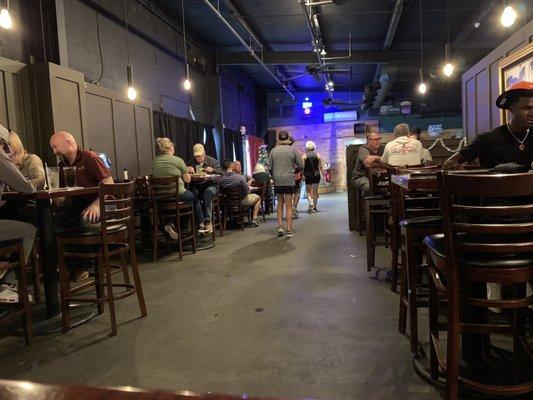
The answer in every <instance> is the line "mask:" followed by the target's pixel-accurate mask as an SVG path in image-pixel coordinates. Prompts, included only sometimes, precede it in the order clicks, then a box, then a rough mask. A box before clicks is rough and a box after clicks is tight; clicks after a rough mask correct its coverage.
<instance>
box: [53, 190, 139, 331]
mask: <svg viewBox="0 0 533 400" xmlns="http://www.w3.org/2000/svg"><path fill="white" fill-rule="evenodd" d="M133 191H134V183H133V182H127V183H115V184H103V183H101V184H100V189H99V194H98V196H99V199H100V224H99V225H100V226H99V229H95V230H82V229H79V230H70V231H67V232H63V233H60V234H58V235H57V252H58V260H59V281H60V289H61V313H62V322H63V332H68V330H69V329H70V311H69V305H70V303H71V302H76V303H77V302H85V303H95V304H97V306H98V313H99V314H101V313H103V305H104V303H108V305H109V315H110V318H111V334H112V335H113V336H115V335H116V334H117V322H116V317H115V301H116V300H120V299H123V298H125V297H128V296H131V295H133V294H137V300H138V302H139V308H140V311H141V315H142V316H143V317H146V315H147V313H146V304H145V302H144V295H143V291H142V286H141V278H140V276H139V268H138V265H137V256H136V253H135V225H134V224H135V221H134V214H133ZM114 256H119V257H120V259H121V265H120V269H121V270H122V273H123V275H124V283H120V284H117V283H113V282H112V280H111V274H112V273H111V264H110V259H111V257H114ZM72 257H77V258H91V259H95V260H97V263H96V270H95V279H94V284H95V290H96V297H92V298H89V297H77V296H76V292H77V291H76V290H75V289H74V290H71V288H70V282H69V279H68V268H67V265H66V264H65V260H66V259H67V258H72ZM128 264H129V265H128ZM128 266H131V270H132V274H133V283H131V282H130V278H129V273H128ZM117 287H118V288H122V289H124V290H123V291H122V292H120V293H114V292H113V290H114V288H117ZM75 296H76V297H75Z"/></svg>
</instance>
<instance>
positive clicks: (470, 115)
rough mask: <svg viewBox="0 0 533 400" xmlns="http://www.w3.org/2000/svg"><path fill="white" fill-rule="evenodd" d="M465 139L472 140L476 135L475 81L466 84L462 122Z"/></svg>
mask: <svg viewBox="0 0 533 400" xmlns="http://www.w3.org/2000/svg"><path fill="white" fill-rule="evenodd" d="M463 126H464V127H465V128H466V137H467V138H468V139H469V140H472V139H473V138H474V137H475V134H476V80H475V79H470V80H469V81H468V82H466V117H465V118H464V120H463Z"/></svg>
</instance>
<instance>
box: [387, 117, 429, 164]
mask: <svg viewBox="0 0 533 400" xmlns="http://www.w3.org/2000/svg"><path fill="white" fill-rule="evenodd" d="M409 134H410V132H409V125H407V124H398V125H396V126H395V127H394V138H395V139H394V140H393V141H391V142H389V143H387V144H386V145H385V150H384V151H383V155H382V156H381V162H383V163H385V164H389V165H394V166H397V167H400V166H406V165H418V164H421V163H422V160H423V158H424V147H423V146H422V143H420V141H419V140H417V139H415V138H412V137H409Z"/></svg>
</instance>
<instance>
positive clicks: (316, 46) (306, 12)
mask: <svg viewBox="0 0 533 400" xmlns="http://www.w3.org/2000/svg"><path fill="white" fill-rule="evenodd" d="M298 3H299V4H300V6H301V7H302V10H303V12H304V15H305V21H306V23H307V30H308V31H309V35H310V36H311V43H312V44H313V48H314V49H315V50H316V51H314V53H315V55H316V58H317V60H318V63H319V64H320V65H322V66H323V65H324V64H325V62H324V59H323V58H322V56H321V55H320V46H319V45H320V43H319V40H318V38H319V37H320V25H319V23H318V18H316V19H315V21H314V22H313V20H312V19H311V10H310V8H309V9H308V8H307V5H306V3H305V2H304V1H303V0H298ZM314 23H315V24H316V25H317V27H316V29H317V30H318V32H319V33H318V34H315V31H314V29H313V26H314V25H313V24H314ZM324 83H325V85H326V86H327V84H328V78H327V77H326V76H325V75H324ZM328 93H329V95H330V97H332V96H331V92H328Z"/></svg>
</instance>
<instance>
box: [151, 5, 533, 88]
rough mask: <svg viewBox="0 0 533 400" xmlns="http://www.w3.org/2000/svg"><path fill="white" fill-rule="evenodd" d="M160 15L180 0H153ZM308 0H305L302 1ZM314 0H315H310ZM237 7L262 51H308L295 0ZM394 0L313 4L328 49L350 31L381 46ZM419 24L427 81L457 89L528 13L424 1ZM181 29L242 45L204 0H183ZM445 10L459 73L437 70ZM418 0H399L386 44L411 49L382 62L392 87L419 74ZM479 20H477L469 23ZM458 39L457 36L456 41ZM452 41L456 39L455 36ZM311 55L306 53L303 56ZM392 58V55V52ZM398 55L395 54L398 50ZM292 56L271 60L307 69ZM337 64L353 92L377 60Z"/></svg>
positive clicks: (250, 68)
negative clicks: (512, 15) (509, 14)
mask: <svg viewBox="0 0 533 400" xmlns="http://www.w3.org/2000/svg"><path fill="white" fill-rule="evenodd" d="M152 1H153V3H154V4H155V5H156V6H157V7H158V8H160V9H161V10H162V11H163V12H164V13H165V14H167V15H168V16H170V17H171V18H172V19H174V20H175V21H176V22H177V23H178V24H179V25H181V2H180V1H176V0H152ZM218 1H219V2H220V11H221V13H222V14H223V15H224V16H225V17H226V19H227V20H228V21H230V23H231V24H232V26H233V27H234V28H235V29H236V30H237V31H238V32H239V33H240V34H241V35H242V36H243V37H245V38H248V37H249V35H248V33H246V31H245V30H244V28H243V27H242V25H241V23H240V21H239V20H238V19H237V18H236V15H234V12H232V11H231V10H230V9H229V8H228V6H227V3H228V0H211V3H212V4H215V5H216V4H217V2H218ZM302 1H309V0H302ZM312 1H318V0H312ZM230 2H231V3H232V4H233V6H234V8H235V10H236V11H237V12H238V13H239V14H240V15H241V16H242V18H243V20H244V21H245V22H246V23H247V24H248V25H249V26H250V28H251V29H252V30H253V31H254V33H255V34H256V36H257V37H258V38H259V40H261V41H262V42H263V44H264V45H265V48H266V49H265V51H266V50H269V51H274V52H290V51H305V52H308V53H309V54H312V45H311V37H310V34H309V31H308V29H307V25H306V17H305V14H304V13H303V9H302V6H301V5H300V4H299V1H298V0H230ZM395 3H396V1H394V0H357V1H356V0H335V1H334V4H327V5H323V6H314V7H313V10H314V12H316V13H317V15H318V20H319V24H320V28H321V31H322V37H323V42H324V44H325V47H326V50H327V51H328V52H330V51H339V52H343V51H347V49H348V35H349V34H350V33H351V35H352V50H353V51H354V52H355V51H363V50H382V49H383V44H384V41H385V37H386V34H387V29H388V26H389V22H390V20H391V17H392V12H393V9H394V5H395ZM421 3H422V27H423V36H422V37H423V49H424V60H425V61H424V74H425V75H426V79H428V80H429V81H430V82H431V85H432V87H433V88H435V89H437V90H441V91H443V92H449V91H455V92H457V91H460V84H459V82H460V74H461V73H462V72H464V71H465V70H466V69H468V68H469V67H470V66H472V65H473V64H474V63H475V62H477V61H478V60H479V59H481V58H482V57H483V56H484V55H486V54H487V53H488V52H490V51H491V50H492V49H494V48H495V47H497V46H498V45H499V44H500V43H501V42H503V41H504V40H505V39H506V38H507V37H509V36H510V35H511V34H512V33H513V32H515V31H516V30H517V29H519V28H520V27H521V26H523V25H524V24H525V23H526V22H527V21H529V20H530V19H531V17H532V14H533V13H532V11H533V10H531V7H530V8H529V9H528V8H526V3H527V0H522V1H519V2H514V6H515V8H516V9H517V10H518V11H519V15H520V16H519V19H518V20H517V21H516V23H515V24H514V25H513V26H512V27H510V28H503V27H502V26H501V24H500V23H499V15H500V14H501V11H502V4H503V3H502V1H495V0H468V1H464V0H423V1H422V2H421ZM184 7H185V19H186V29H187V32H188V33H189V34H190V36H191V38H194V39H195V40H196V41H197V43H199V44H200V45H201V46H202V47H203V48H204V49H205V50H212V51H217V52H243V51H245V49H244V47H243V46H242V45H241V44H240V43H239V42H238V41H237V39H235V38H234V36H233V35H232V34H231V33H230V31H229V30H228V28H227V27H226V26H224V25H223V23H222V22H221V21H220V20H219V19H218V17H217V16H216V15H215V14H214V13H213V12H212V11H211V10H210V9H209V8H208V6H207V5H206V4H205V2H204V1H203V0H184ZM447 10H449V11H448V19H449V37H450V42H451V43H453V44H454V45H453V46H452V58H453V59H454V61H455V62H456V64H457V73H456V74H455V75H454V77H453V78H452V79H451V81H450V80H448V81H445V80H444V79H443V78H442V77H441V74H440V65H441V64H442V61H443V58H444V44H445V43H446V41H447V40H446V37H447V31H446V26H447V25H446V20H447ZM419 12H420V9H419V0H404V1H403V7H402V14H401V17H400V20H399V24H398V28H397V30H396V33H395V35H394V38H393V41H392V44H391V46H390V50H392V51H402V54H403V52H407V51H409V53H408V54H409V55H408V56H406V57H405V58H404V59H400V60H398V59H397V60H396V61H395V62H393V63H391V64H388V65H389V66H390V70H391V71H393V72H394V73H395V76H396V78H395V81H394V85H393V88H392V90H393V91H399V92H402V91H403V92H406V91H411V90H412V88H413V87H414V85H415V83H416V82H417V81H418V69H419V68H420V56H419V51H420V16H419ZM480 17H482V19H480V20H479V22H480V23H481V24H480V27H479V28H477V29H476V28H474V22H475V21H476V20H477V19H478V18H480ZM457 40H459V41H457ZM454 41H455V43H454ZM308 58H309V57H308ZM397 58H398V57H397ZM400 58H401V57H400ZM298 61H299V60H298V59H296V60H291V63H284V64H281V65H271V68H272V70H274V68H275V69H276V70H277V72H279V73H280V76H282V77H283V78H285V79H286V78H290V77H294V76H296V75H299V74H302V73H304V72H305V66H306V64H307V62H298ZM336 67H337V68H342V69H350V70H351V73H338V74H333V80H334V81H335V84H336V87H337V88H338V89H340V90H342V89H345V90H348V89H352V90H354V91H359V90H362V89H363V86H364V84H366V83H368V82H371V81H372V80H373V79H374V74H375V72H376V68H377V64H375V63H354V62H353V61H350V60H340V61H336ZM235 68H238V69H239V70H241V71H242V72H243V73H245V74H247V75H249V76H250V77H251V78H252V79H253V81H254V82H255V83H256V84H257V85H258V86H259V87H260V88H263V89H267V90H279V89H280V86H279V84H277V83H276V82H275V80H274V79H273V78H272V77H271V76H270V75H269V74H268V73H267V72H266V71H265V70H264V69H263V68H262V67H261V66H260V65H257V64H256V65H253V64H246V65H236V66H235ZM293 84H294V88H295V89H296V90H323V88H324V81H323V80H320V81H319V82H317V80H315V79H313V78H312V77H311V76H309V75H306V76H303V77H301V78H298V79H295V80H294V81H293Z"/></svg>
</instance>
